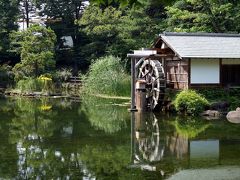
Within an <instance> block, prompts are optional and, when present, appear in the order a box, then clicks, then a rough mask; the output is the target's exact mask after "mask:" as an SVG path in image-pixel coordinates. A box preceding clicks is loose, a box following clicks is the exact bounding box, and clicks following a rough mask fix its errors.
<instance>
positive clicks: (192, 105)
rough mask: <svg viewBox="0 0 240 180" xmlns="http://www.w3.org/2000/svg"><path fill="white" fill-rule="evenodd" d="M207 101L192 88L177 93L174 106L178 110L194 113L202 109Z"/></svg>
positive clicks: (207, 103)
mask: <svg viewBox="0 0 240 180" xmlns="http://www.w3.org/2000/svg"><path fill="white" fill-rule="evenodd" d="M207 105H209V102H208V101H207V100H206V99H205V98H204V97H203V96H202V95H201V94H198V93H197V92H196V91H194V90H184V91H182V92H180V93H179V94H177V97H176V99H175V101H174V106H175V108H176V110H177V111H178V112H184V113H187V114H191V115H196V114H198V113H200V112H202V111H203V110H204V108H205V107H206V106H207Z"/></svg>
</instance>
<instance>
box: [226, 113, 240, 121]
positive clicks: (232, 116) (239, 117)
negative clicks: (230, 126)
mask: <svg viewBox="0 0 240 180" xmlns="http://www.w3.org/2000/svg"><path fill="white" fill-rule="evenodd" d="M227 120H228V121H229V122H231V123H240V111H230V112H229V113H228V114H227Z"/></svg>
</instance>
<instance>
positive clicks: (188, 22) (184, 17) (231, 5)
mask: <svg viewBox="0 0 240 180" xmlns="http://www.w3.org/2000/svg"><path fill="white" fill-rule="evenodd" d="M238 12H239V1H235V0H230V1H219V0H199V1H197V0H179V1H177V2H176V3H175V4H174V5H173V6H169V7H168V8H167V14H168V18H167V25H168V26H167V27H168V28H167V30H168V31H179V32H198V31H201V32H216V33H221V32H239V28H238V27H239V25H238V24H239V15H238V14H239V13H238Z"/></svg>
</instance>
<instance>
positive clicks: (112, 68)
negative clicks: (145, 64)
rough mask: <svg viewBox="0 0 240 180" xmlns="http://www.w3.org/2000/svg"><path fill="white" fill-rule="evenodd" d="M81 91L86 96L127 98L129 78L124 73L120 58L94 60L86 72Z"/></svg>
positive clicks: (110, 57) (109, 57)
mask: <svg viewBox="0 0 240 180" xmlns="http://www.w3.org/2000/svg"><path fill="white" fill-rule="evenodd" d="M84 81H85V82H84V84H83V91H84V92H86V93H88V94H107V95H114V96H129V93H130V89H131V82H130V76H129V75H128V74H126V73H125V71H124V68H123V66H122V65H121V62H120V58H117V57H114V56H106V57H103V58H100V59H98V60H96V61H95V62H94V63H93V64H92V65H91V66H90V70H89V72H88V76H87V77H86V78H85V80H84Z"/></svg>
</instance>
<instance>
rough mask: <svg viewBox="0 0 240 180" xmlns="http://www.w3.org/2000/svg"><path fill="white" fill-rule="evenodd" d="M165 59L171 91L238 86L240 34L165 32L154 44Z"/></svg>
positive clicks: (239, 77)
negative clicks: (175, 89) (197, 87)
mask: <svg viewBox="0 0 240 180" xmlns="http://www.w3.org/2000/svg"><path fill="white" fill-rule="evenodd" d="M154 48H156V49H157V52H158V53H159V54H163V55H166V56H169V55H173V57H172V59H171V57H168V58H165V60H166V67H165V68H166V73H167V81H168V82H169V83H173V84H174V88H179V89H186V88H189V87H195V86H237V85H240V35H239V34H216V33H165V34H161V35H160V37H159V39H158V40H157V42H156V43H155V45H154Z"/></svg>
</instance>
